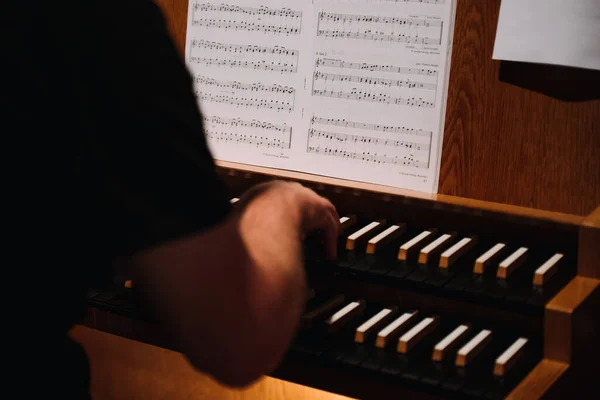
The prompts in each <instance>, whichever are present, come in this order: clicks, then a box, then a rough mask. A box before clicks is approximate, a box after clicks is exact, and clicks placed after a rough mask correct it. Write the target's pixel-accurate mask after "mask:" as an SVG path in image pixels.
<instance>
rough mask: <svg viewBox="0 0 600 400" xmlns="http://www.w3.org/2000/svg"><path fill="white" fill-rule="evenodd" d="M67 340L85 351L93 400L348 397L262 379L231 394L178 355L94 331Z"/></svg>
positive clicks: (318, 399) (83, 329)
mask: <svg viewBox="0 0 600 400" xmlns="http://www.w3.org/2000/svg"><path fill="white" fill-rule="evenodd" d="M71 336H72V337H73V338H74V339H75V340H77V341H78V342H79V343H81V344H82V346H83V347H84V348H85V350H86V352H87V354H88V357H89V360H90V366H91V370H92V388H91V391H92V395H93V397H94V398H95V399H99V400H100V399H116V398H119V399H131V400H134V399H144V400H146V399H173V400H177V399H198V400H203V399H237V400H245V399H265V400H269V399H290V400H292V399H314V400H343V399H347V397H343V396H339V395H336V394H332V393H328V392H324V391H321V390H316V389H312V388H308V387H305V386H300V385H297V384H293V383H290V382H286V381H282V380H279V379H274V378H268V377H266V378H263V379H261V380H260V381H258V382H256V383H255V384H254V385H251V386H249V387H247V388H244V389H241V390H234V389H230V388H227V387H224V386H222V385H220V384H218V383H217V382H215V381H214V380H213V379H211V378H210V377H208V376H206V375H203V374H200V373H198V372H197V371H195V370H194V369H192V368H191V367H190V365H189V364H188V363H187V361H186V360H185V358H184V357H183V356H182V355H181V354H179V353H176V352H173V351H170V350H166V349H163V348H160V347H155V346H151V345H148V344H144V343H141V342H136V341H133V340H129V339H125V338H122V337H119V336H115V335H111V334H108V333H104V332H100V331H97V330H94V329H90V328H86V327H82V326H76V327H75V328H74V329H73V330H72V332H71Z"/></svg>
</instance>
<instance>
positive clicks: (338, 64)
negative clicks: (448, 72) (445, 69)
mask: <svg viewBox="0 0 600 400" xmlns="http://www.w3.org/2000/svg"><path fill="white" fill-rule="evenodd" d="M321 66H323V67H332V68H342V69H356V70H361V71H369V72H395V73H399V74H411V75H427V76H437V74H438V71H437V70H436V69H431V68H416V67H412V68H411V67H398V66H395V65H382V64H370V63H364V62H361V63H358V62H349V61H343V60H340V59H333V58H321V57H319V58H317V61H316V67H317V68H319V67H321Z"/></svg>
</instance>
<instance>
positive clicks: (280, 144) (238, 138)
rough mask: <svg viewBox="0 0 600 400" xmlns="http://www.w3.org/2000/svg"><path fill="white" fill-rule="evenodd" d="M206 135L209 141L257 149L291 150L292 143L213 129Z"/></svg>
mask: <svg viewBox="0 0 600 400" xmlns="http://www.w3.org/2000/svg"><path fill="white" fill-rule="evenodd" d="M205 135H206V137H207V139H209V140H211V141H213V142H215V143H218V142H225V143H233V144H248V145H253V146H256V147H265V148H276V149H290V143H291V142H290V141H289V140H288V141H282V140H281V139H277V138H272V137H268V136H260V135H250V134H244V133H234V132H221V131H215V130H212V129H206V130H205Z"/></svg>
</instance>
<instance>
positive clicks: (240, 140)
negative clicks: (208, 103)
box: [203, 115, 292, 149]
mask: <svg viewBox="0 0 600 400" xmlns="http://www.w3.org/2000/svg"><path fill="white" fill-rule="evenodd" d="M203 119H204V124H205V126H206V128H205V131H206V136H207V138H208V139H209V140H211V141H213V142H215V143H218V142H224V143H231V144H246V145H252V146H255V147H265V148H278V149H290V148H291V142H292V127H291V126H288V125H285V124H284V125H277V124H273V123H270V122H266V121H260V120H257V119H252V120H244V119H241V118H225V117H220V116H216V115H213V116H204V117H203Z"/></svg>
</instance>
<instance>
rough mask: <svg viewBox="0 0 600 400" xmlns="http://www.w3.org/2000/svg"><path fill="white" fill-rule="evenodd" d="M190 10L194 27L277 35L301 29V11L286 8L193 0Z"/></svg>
mask: <svg viewBox="0 0 600 400" xmlns="http://www.w3.org/2000/svg"><path fill="white" fill-rule="evenodd" d="M192 10H193V11H192V12H193V14H192V26H194V27H205V28H217V29H222V30H226V31H229V30H233V31H247V32H260V33H267V34H277V35H280V34H285V35H299V34H300V33H301V30H302V12H300V11H295V10H291V9H289V8H281V9H275V8H269V7H265V6H261V7H241V6H237V5H235V4H220V5H215V4H211V3H202V4H200V3H196V4H194V7H193V9H192Z"/></svg>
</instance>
